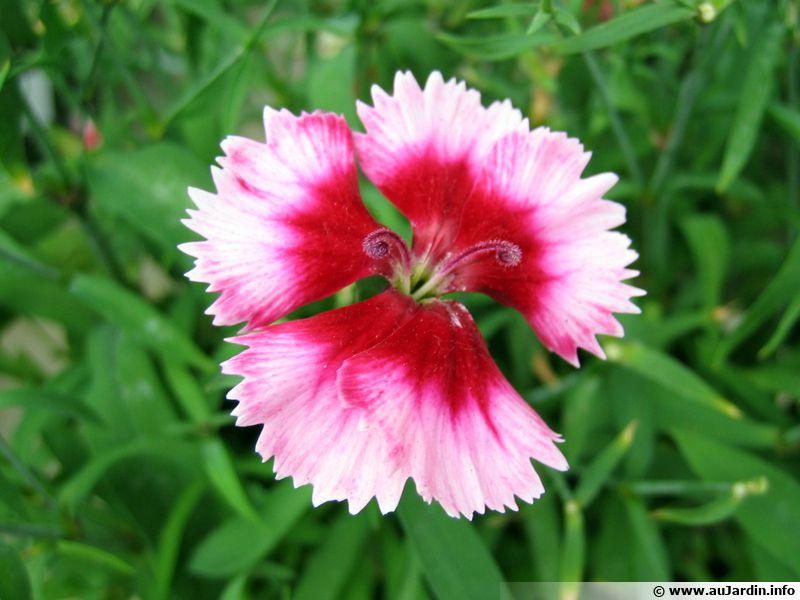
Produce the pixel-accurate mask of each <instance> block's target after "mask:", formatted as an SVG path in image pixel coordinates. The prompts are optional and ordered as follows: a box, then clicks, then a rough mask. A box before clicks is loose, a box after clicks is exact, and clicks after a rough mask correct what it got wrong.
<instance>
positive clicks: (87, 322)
mask: <svg viewBox="0 0 800 600" xmlns="http://www.w3.org/2000/svg"><path fill="white" fill-rule="evenodd" d="M0 305H2V306H5V307H8V308H10V309H11V310H13V311H16V312H18V313H20V314H23V315H34V316H40V317H45V318H48V319H53V320H54V321H57V322H59V323H61V324H63V325H64V326H65V327H67V328H68V329H69V330H70V331H74V332H78V333H81V332H84V331H86V330H87V329H90V328H91V326H92V324H93V322H94V321H96V316H95V314H94V313H93V312H92V311H91V310H89V308H88V307H87V306H86V305H85V304H84V303H83V302H81V301H79V300H78V299H77V298H75V297H74V296H72V295H70V294H69V293H68V292H67V291H66V290H65V289H64V288H63V287H62V286H61V284H60V283H58V282H56V281H53V280H52V278H50V277H43V276H42V274H36V273H34V272H32V271H31V270H30V269H28V268H25V267H22V266H20V265H19V264H18V263H17V262H16V261H13V260H10V259H8V257H7V256H6V257H4V258H3V259H2V260H0Z"/></svg>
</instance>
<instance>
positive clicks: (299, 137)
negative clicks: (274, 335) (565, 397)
mask: <svg viewBox="0 0 800 600" xmlns="http://www.w3.org/2000/svg"><path fill="white" fill-rule="evenodd" d="M265 121H266V129H267V143H266V144H261V143H258V142H255V141H252V140H249V139H245V138H239V137H230V138H228V139H227V140H225V142H223V145H222V147H223V150H224V151H225V156H224V157H221V158H220V159H219V163H220V165H221V166H222V169H217V168H214V169H212V171H213V175H214V182H215V184H216V188H217V193H216V194H210V193H208V192H204V191H202V190H197V189H190V190H189V193H190V195H191V196H192V199H193V200H194V202H195V204H196V205H197V207H198V209H197V210H190V211H189V214H190V215H191V218H190V219H187V220H185V221H184V223H185V224H186V225H187V227H189V228H190V229H192V230H194V231H196V232H197V233H199V234H200V235H202V236H203V237H205V238H206V241H201V242H190V243H187V244H183V245H181V249H182V250H183V251H184V252H186V253H187V254H190V255H192V256H194V257H196V258H197V260H196V261H195V265H196V266H195V268H194V269H193V270H192V271H190V272H189V273H188V274H187V275H188V277H189V278H190V279H191V280H192V281H202V282H204V283H208V284H210V285H209V288H208V289H209V291H213V292H222V293H221V295H220V296H219V298H218V299H217V301H216V302H214V304H213V305H212V306H211V307H210V308H209V309H208V311H207V312H208V313H209V314H212V315H214V316H215V318H214V324H215V325H233V324H236V323H241V322H243V321H249V326H250V327H251V328H252V327H258V326H261V325H266V324H269V323H271V322H272V321H274V320H275V319H277V318H280V317H282V316H283V315H285V314H287V313H289V312H290V311H292V310H294V309H295V308H297V307H299V306H302V305H303V304H306V303H308V302H312V301H314V300H319V299H321V298H324V297H325V296H328V295H330V294H332V293H334V292H336V291H338V290H339V289H341V288H342V287H344V286H346V285H348V284H350V283H352V282H353V281H356V280H357V279H360V278H362V277H365V276H367V275H369V274H370V273H372V272H374V270H375V268H376V265H375V264H374V262H373V261H371V260H370V259H369V257H367V256H366V255H365V254H364V252H363V250H362V241H363V239H364V238H365V236H366V235H368V234H369V233H370V232H372V231H374V230H376V229H378V228H379V227H380V226H379V225H378V224H377V223H376V222H375V221H374V220H373V219H372V217H371V216H370V215H369V213H368V212H367V210H366V207H365V206H364V205H363V203H362V202H361V198H360V196H359V192H358V175H357V171H356V166H355V161H354V158H353V140H352V135H351V133H350V130H349V129H348V127H347V124H346V122H345V120H344V119H343V118H342V117H339V116H337V115H333V114H329V113H319V112H318V113H313V114H303V115H301V116H300V117H295V116H294V115H292V114H291V113H289V112H288V111H285V110H284V111H281V112H276V111H273V110H271V109H267V111H266V114H265ZM332 265H335V268H331V266H332Z"/></svg>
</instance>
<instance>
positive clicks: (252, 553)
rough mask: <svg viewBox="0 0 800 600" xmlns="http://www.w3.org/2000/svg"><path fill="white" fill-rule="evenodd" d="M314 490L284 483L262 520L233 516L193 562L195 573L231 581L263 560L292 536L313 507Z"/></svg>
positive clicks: (265, 506)
mask: <svg viewBox="0 0 800 600" xmlns="http://www.w3.org/2000/svg"><path fill="white" fill-rule="evenodd" d="M310 497H311V491H310V488H308V487H304V488H301V489H294V488H293V487H292V486H291V484H290V483H289V482H282V483H280V484H279V485H277V486H276V487H275V488H274V489H273V490H271V491H270V492H269V493H268V494H267V496H266V498H265V500H264V502H263V505H262V506H261V508H260V510H259V514H260V515H261V518H260V519H259V520H258V521H253V520H251V519H245V518H243V517H238V516H237V517H233V518H232V519H229V520H228V521H225V522H224V523H223V524H222V525H220V526H219V527H217V528H216V529H214V530H213V531H211V533H209V534H208V535H207V536H206V537H205V538H203V539H202V540H201V541H200V543H199V544H198V545H197V547H196V548H195V550H194V552H193V553H192V556H191V559H190V561H189V569H190V570H191V571H192V572H193V573H197V574H198V575H203V576H205V577H209V578H213V579H227V578H229V577H231V576H233V575H236V574H239V573H243V572H244V571H246V570H247V569H250V568H251V567H253V566H254V565H255V564H257V563H258V562H259V561H260V560H261V559H263V558H264V557H265V556H266V555H267V554H269V552H270V551H271V550H272V549H273V548H274V547H275V546H276V545H277V544H278V543H279V542H280V541H281V540H282V539H283V537H284V536H285V535H286V534H287V533H289V531H290V530H291V529H292V527H293V526H294V524H295V523H296V522H297V520H298V519H299V518H300V517H301V516H302V515H303V513H304V512H305V511H306V510H308V508H309V507H310V506H311V502H310Z"/></svg>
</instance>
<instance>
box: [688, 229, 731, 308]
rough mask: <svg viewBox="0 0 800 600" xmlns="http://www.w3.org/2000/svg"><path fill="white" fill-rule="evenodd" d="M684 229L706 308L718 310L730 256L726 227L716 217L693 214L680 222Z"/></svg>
mask: <svg viewBox="0 0 800 600" xmlns="http://www.w3.org/2000/svg"><path fill="white" fill-rule="evenodd" d="M681 228H682V229H683V234H684V235H685V236H686V240H687V241H688V242H689V248H690V249H691V251H692V258H693V259H694V262H695V265H696V266H697V281H698V282H699V284H700V289H701V292H702V299H703V305H704V306H705V307H707V308H711V307H714V306H717V305H718V304H719V303H720V298H721V293H722V285H723V284H724V283H725V275H726V273H727V270H728V263H729V259H730V253H731V249H730V239H729V237H728V232H727V230H726V229H725V225H724V224H723V222H722V220H721V219H720V218H719V217H717V216H716V215H710V214H693V215H691V216H689V217H687V218H686V219H684V220H683V221H682V222H681Z"/></svg>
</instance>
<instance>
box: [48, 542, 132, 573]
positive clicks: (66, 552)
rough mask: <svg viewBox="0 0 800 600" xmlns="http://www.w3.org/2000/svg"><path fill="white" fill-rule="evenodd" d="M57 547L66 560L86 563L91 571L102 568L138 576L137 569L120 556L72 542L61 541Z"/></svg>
mask: <svg viewBox="0 0 800 600" xmlns="http://www.w3.org/2000/svg"><path fill="white" fill-rule="evenodd" d="M57 547H58V552H59V553H60V554H61V555H62V556H63V557H64V558H68V559H72V560H75V561H79V562H82V563H86V566H87V567H89V568H91V569H94V568H96V567H100V568H102V569H106V570H108V571H113V572H114V573H116V574H118V575H124V576H126V577H132V576H133V575H135V574H136V567H134V566H133V565H132V564H130V563H129V562H127V561H125V560H123V559H122V558H120V557H119V555H118V554H112V553H111V552H108V551H107V550H103V549H102V548H98V547H96V546H90V545H89V544H84V543H82V542H75V541H71V540H59V541H58V543H57Z"/></svg>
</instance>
